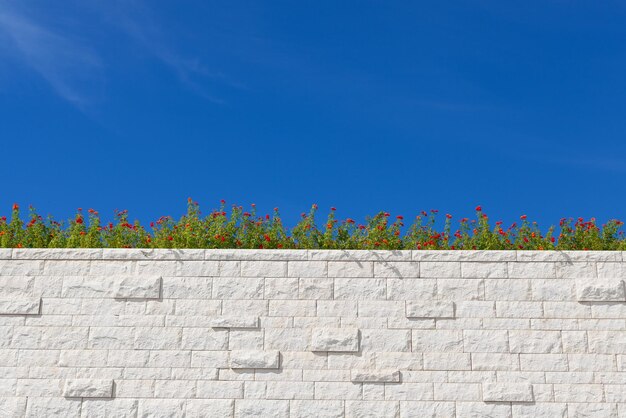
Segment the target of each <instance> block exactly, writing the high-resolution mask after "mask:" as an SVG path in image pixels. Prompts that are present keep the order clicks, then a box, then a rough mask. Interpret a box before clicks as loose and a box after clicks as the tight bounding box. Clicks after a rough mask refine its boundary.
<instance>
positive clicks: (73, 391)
mask: <svg viewBox="0 0 626 418" xmlns="http://www.w3.org/2000/svg"><path fill="white" fill-rule="evenodd" d="M63 396H65V397H66V398H111V397H112V396H113V380H111V379H69V380H67V381H66V382H65V387H64V388H63Z"/></svg>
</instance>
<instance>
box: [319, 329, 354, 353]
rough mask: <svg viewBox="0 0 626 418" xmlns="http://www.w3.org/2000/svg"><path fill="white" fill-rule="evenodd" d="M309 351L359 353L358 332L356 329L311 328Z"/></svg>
mask: <svg viewBox="0 0 626 418" xmlns="http://www.w3.org/2000/svg"><path fill="white" fill-rule="evenodd" d="M311 351H341V352H358V351H359V330H358V329H356V328H313V329H312V330H311Z"/></svg>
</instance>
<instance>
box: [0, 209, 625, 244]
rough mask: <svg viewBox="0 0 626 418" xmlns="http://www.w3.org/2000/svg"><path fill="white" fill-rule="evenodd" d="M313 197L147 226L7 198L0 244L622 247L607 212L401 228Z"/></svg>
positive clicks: (119, 216)
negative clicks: (604, 217)
mask: <svg viewBox="0 0 626 418" xmlns="http://www.w3.org/2000/svg"><path fill="white" fill-rule="evenodd" d="M317 211H318V207H317V205H313V206H312V207H311V210H310V211H309V213H303V214H302V216H301V220H300V221H299V222H298V223H297V225H295V226H294V227H293V228H292V229H291V230H289V229H287V228H285V226H284V225H283V223H282V220H281V217H280V213H279V211H278V208H275V209H274V213H273V214H272V215H265V216H258V215H257V213H256V208H255V206H254V205H252V208H251V210H250V211H249V212H246V211H244V210H243V208H242V207H241V206H232V208H231V209H230V211H229V212H227V211H226V202H224V201H223V200H222V201H221V205H220V208H219V209H218V210H215V211H213V212H211V213H210V214H209V215H207V216H204V217H203V216H202V215H201V213H200V207H199V205H198V203H197V202H194V201H192V200H191V199H189V200H188V205H187V213H186V214H185V215H183V216H182V217H181V218H180V219H179V220H177V221H176V220H174V219H173V218H172V217H169V216H164V217H161V218H160V219H158V220H157V221H156V222H151V223H150V225H149V229H146V228H144V227H143V226H142V225H141V224H140V223H139V222H138V221H135V222H133V223H131V222H130V221H129V218H128V212H127V211H118V212H116V214H115V222H111V223H109V224H108V225H102V223H101V220H100V217H99V215H98V212H97V211H95V210H93V209H89V210H88V211H87V215H86V216H85V214H84V213H83V211H82V210H81V209H79V210H78V212H77V214H76V216H75V217H74V218H73V219H71V220H69V221H68V222H67V223H60V222H57V221H55V220H53V219H52V218H48V219H45V220H44V219H43V218H42V217H41V216H39V215H38V214H37V213H36V212H35V211H34V209H32V208H31V210H30V214H29V220H28V222H26V223H25V222H24V221H23V220H22V219H21V218H20V208H19V206H18V205H13V210H12V213H11V217H10V219H9V220H7V218H6V217H2V218H0V247H3V248H22V247H24V248H98V247H106V248H285V249H288V248H304V249H384V250H400V249H420V250H461V249H465V250H466V249H470V250H518V249H524V250H626V239H624V236H623V232H620V228H621V227H622V225H623V222H621V221H618V220H610V221H608V222H607V223H606V224H604V225H602V227H599V226H597V225H596V221H595V219H594V218H592V219H590V220H588V221H585V220H584V219H582V218H578V219H577V220H574V219H561V221H560V223H559V233H558V235H556V232H555V231H556V228H555V227H550V228H549V229H548V231H547V232H546V233H545V234H543V233H542V231H541V230H540V229H539V226H538V225H537V223H536V222H530V221H528V220H527V219H526V216H525V215H524V216H521V219H520V223H519V224H517V223H514V224H513V225H511V226H509V227H508V228H507V229H504V228H503V226H502V222H495V223H494V224H493V225H492V224H491V223H490V221H489V218H488V216H487V215H486V214H485V213H484V212H483V210H482V208H481V207H480V206H478V207H477V208H476V219H471V220H470V219H467V218H463V219H461V220H460V221H459V223H458V225H457V228H456V230H455V231H454V232H453V231H452V229H453V228H452V216H451V215H446V216H445V223H444V226H443V229H442V230H438V229H437V228H436V217H437V211H436V210H432V211H430V213H427V212H422V213H421V214H420V215H418V216H417V217H416V218H415V220H414V222H413V224H412V225H410V226H409V227H408V229H407V230H406V232H405V233H402V228H403V227H404V218H403V217H402V216H397V217H395V219H392V217H391V215H390V214H389V213H387V212H380V213H378V214H376V215H374V216H372V217H369V218H367V220H366V222H365V223H363V224H358V223H357V222H356V221H354V220H353V219H351V218H347V219H344V220H341V221H339V220H338V219H336V215H335V213H336V211H335V208H331V210H330V213H329V214H328V216H327V218H326V221H325V223H323V224H322V226H321V227H320V226H319V225H318V223H317V222H316V214H317Z"/></svg>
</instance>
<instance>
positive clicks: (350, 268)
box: [328, 261, 374, 277]
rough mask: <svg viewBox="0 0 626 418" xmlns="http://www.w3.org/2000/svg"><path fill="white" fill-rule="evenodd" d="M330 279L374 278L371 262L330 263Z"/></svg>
mask: <svg viewBox="0 0 626 418" xmlns="http://www.w3.org/2000/svg"><path fill="white" fill-rule="evenodd" d="M328 277H374V263H373V262H371V261H329V262H328Z"/></svg>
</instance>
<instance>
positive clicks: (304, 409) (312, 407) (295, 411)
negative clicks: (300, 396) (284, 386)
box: [289, 400, 344, 418]
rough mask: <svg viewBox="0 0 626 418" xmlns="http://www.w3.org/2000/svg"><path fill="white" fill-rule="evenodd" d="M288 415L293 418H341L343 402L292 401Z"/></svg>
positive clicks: (342, 415)
mask: <svg viewBox="0 0 626 418" xmlns="http://www.w3.org/2000/svg"><path fill="white" fill-rule="evenodd" d="M289 413H290V416H291V417H294V418H295V417H297V418H343V417H344V414H343V401H320V400H293V401H291V402H290V408H289Z"/></svg>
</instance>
